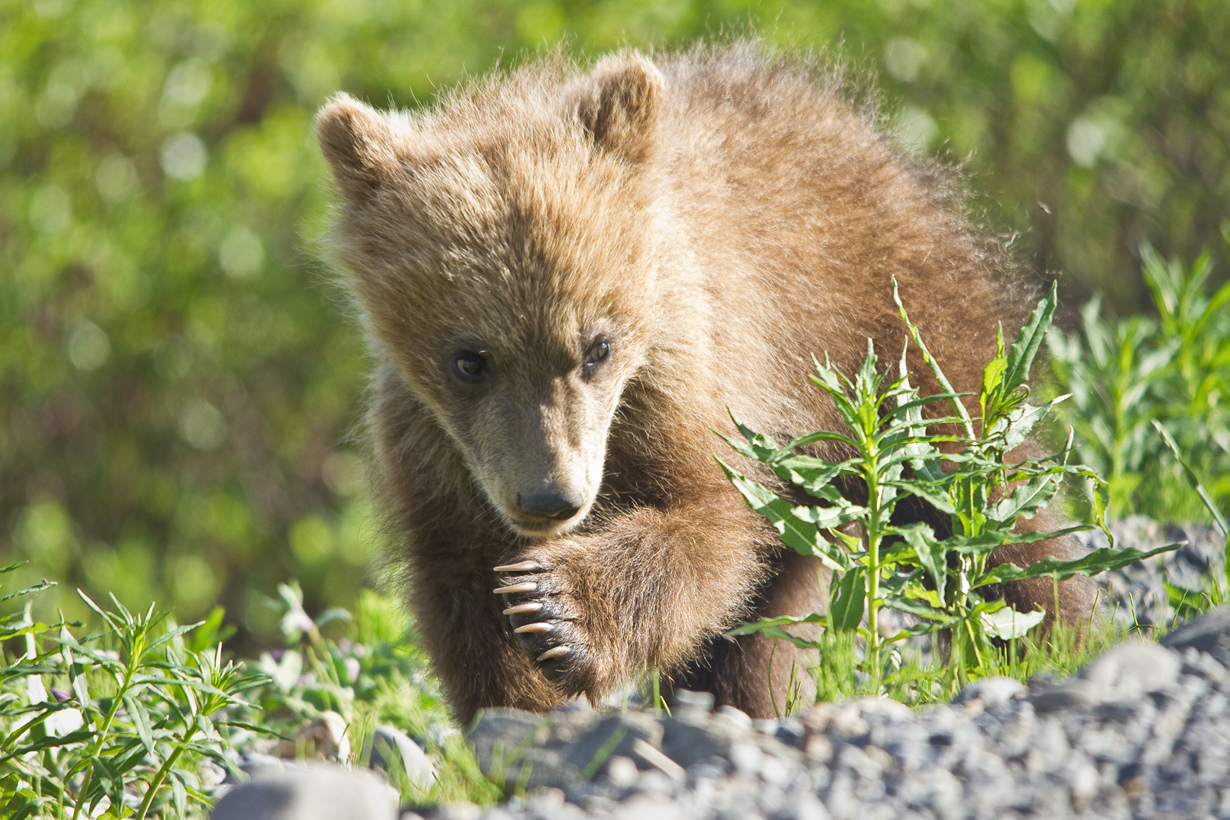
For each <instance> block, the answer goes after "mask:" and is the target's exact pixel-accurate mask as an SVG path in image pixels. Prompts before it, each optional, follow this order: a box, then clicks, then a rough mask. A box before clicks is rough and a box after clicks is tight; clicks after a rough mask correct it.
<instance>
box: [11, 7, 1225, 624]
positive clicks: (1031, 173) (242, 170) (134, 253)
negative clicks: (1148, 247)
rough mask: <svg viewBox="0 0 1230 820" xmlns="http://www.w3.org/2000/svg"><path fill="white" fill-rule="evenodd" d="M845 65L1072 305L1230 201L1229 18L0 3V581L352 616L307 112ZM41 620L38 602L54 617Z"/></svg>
mask: <svg viewBox="0 0 1230 820" xmlns="http://www.w3.org/2000/svg"><path fill="white" fill-rule="evenodd" d="M723 32H725V33H731V32H733V33H735V34H747V33H760V34H762V35H763V36H764V37H765V38H766V39H767V40H769V41H770V42H773V43H776V44H783V45H791V46H795V47H800V48H803V49H810V48H820V49H828V50H830V51H832V50H839V51H840V54H841V55H842V57H843V59H846V60H849V61H851V62H852V63H853V64H855V65H856V66H859V67H861V68H867V69H869V70H870V71H871V72H873V73H874V74H876V75H878V76H879V78H880V79H879V89H880V92H881V94H882V96H883V97H884V99H885V100H886V102H887V103H888V106H887V108H886V110H887V111H888V112H890V116H891V117H892V122H893V124H894V126H895V127H896V128H897V129H898V131H899V132H900V133H901V134H902V136H903V138H904V139H906V140H907V141H908V142H909V143H910V144H911V145H913V146H915V147H916V148H918V149H919V150H923V151H928V152H936V151H938V152H941V153H946V154H947V155H949V156H950V157H952V158H954V159H956V160H960V161H963V162H965V163H966V165H967V168H968V169H969V172H970V176H971V179H972V187H973V188H974V189H975V190H977V191H979V192H980V194H979V196H978V197H977V198H976V200H975V204H976V210H977V211H978V212H985V214H986V218H987V220H988V221H989V223H990V224H991V225H993V226H994V227H995V229H996V230H998V231H1000V232H1003V233H1014V234H1019V237H1018V239H1017V245H1018V247H1019V252H1020V256H1021V257H1022V258H1023V259H1025V260H1027V261H1028V262H1029V263H1030V264H1031V265H1032V266H1033V267H1035V268H1036V269H1038V270H1039V271H1054V272H1061V273H1062V279H1061V282H1062V284H1063V285H1064V288H1065V290H1066V291H1067V293H1068V296H1069V304H1070V305H1079V303H1080V302H1081V301H1083V300H1084V299H1085V298H1086V297H1088V296H1089V295H1090V294H1091V293H1093V292H1095V291H1102V292H1104V294H1105V304H1106V306H1107V308H1109V309H1110V310H1113V311H1117V312H1119V313H1130V312H1133V311H1135V310H1137V309H1140V308H1142V307H1146V306H1147V305H1148V304H1149V303H1148V295H1147V291H1146V287H1145V282H1144V280H1143V278H1142V276H1141V274H1140V262H1139V259H1138V258H1137V254H1138V253H1139V248H1140V246H1141V243H1142V242H1144V241H1148V242H1151V243H1152V245H1153V246H1154V247H1156V248H1157V249H1158V251H1159V252H1160V253H1162V254H1163V255H1165V256H1171V255H1175V256H1179V257H1182V258H1185V259H1189V260H1190V259H1194V258H1196V256H1197V255H1198V254H1199V253H1200V251H1201V250H1202V249H1207V250H1208V252H1209V262H1210V264H1211V265H1212V269H1213V271H1214V274H1213V278H1214V279H1221V278H1224V275H1225V274H1224V272H1225V270H1226V268H1227V265H1226V263H1227V258H1226V256H1227V243H1226V242H1225V241H1223V240H1222V239H1221V238H1220V237H1219V234H1220V233H1222V232H1223V231H1225V230H1226V227H1225V225H1226V223H1225V220H1226V219H1227V217H1228V215H1230V209H1227V201H1228V200H1230V3H1226V2H1224V0H1208V1H1207V2H1202V1H1201V0H1117V2H1110V1H1109V0H1089V2H1077V1H1076V0H977V1H976V2H975V0H967V1H965V2H938V0H933V1H932V2H927V1H926V0H880V2H877V3H870V2H861V1H860V0H828V1H827V2H818V1H816V2H808V3H782V2H778V3H773V2H764V3H748V2H739V0H701V1H699V2H689V0H609V2H588V3H585V2H576V1H575V0H534V1H533V2H496V1H493V0H451V2H448V3H443V2H439V3H435V2H426V1H425V0H295V2H286V0H262V2H247V1H246V0H183V2H136V1H135V0H76V1H75V2H74V0H0V561H2V562H3V563H8V562H9V561H11V560H29V561H30V563H29V565H28V566H27V567H26V568H25V569H24V570H23V573H24V578H21V579H17V581H16V585H17V586H18V587H20V586H21V585H22V584H23V583H24V581H27V580H33V579H37V578H40V577H47V578H49V579H51V580H54V581H58V582H60V584H61V586H60V587H59V588H58V589H59V596H58V597H56V596H54V595H51V594H44V595H43V596H41V601H42V605H43V606H45V607H47V608H49V609H53V608H54V607H57V606H59V607H63V608H64V610H65V612H66V614H68V615H70V616H80V615H82V614H83V607H82V606H81V604H80V602H79V601H78V600H77V598H76V596H75V595H73V594H72V592H71V590H72V589H73V588H74V587H75V586H82V587H84V588H85V589H86V591H87V592H89V594H90V595H92V596H94V597H95V598H96V599H102V598H105V595H106V593H107V592H114V593H115V594H116V595H117V596H118V597H119V598H120V599H121V600H122V601H124V602H125V603H126V604H128V605H129V606H130V607H133V608H143V606H144V604H145V602H147V601H150V600H157V601H158V602H159V604H160V606H162V607H173V608H174V609H175V612H176V616H177V618H178V619H179V620H180V621H181V622H185V621H188V620H192V619H195V618H197V617H199V616H201V615H202V614H204V613H205V612H208V611H209V610H210V608H211V607H213V606H214V605H215V604H217V603H221V604H222V605H223V606H225V607H226V608H227V611H228V617H229V619H231V620H232V621H234V622H236V623H237V624H238V625H239V626H240V628H241V637H242V638H243V639H245V640H248V641H251V640H257V641H262V640H265V639H266V638H268V637H269V636H271V635H273V634H275V633H276V628H277V617H278V615H277V612H276V611H275V610H274V609H273V608H270V607H267V606H265V605H264V602H265V600H266V599H267V598H270V597H273V596H275V594H276V593H275V590H276V585H277V583H278V582H280V581H285V580H287V579H289V578H292V577H297V578H299V579H300V580H301V582H302V584H303V589H304V592H305V594H306V596H307V600H308V604H309V609H310V610H313V611H318V610H319V609H321V608H324V607H325V606H329V605H335V604H341V605H346V606H349V605H352V602H353V600H354V598H355V596H356V592H357V590H358V589H359V588H360V587H361V586H362V585H363V584H366V583H370V582H372V580H373V577H372V571H371V570H370V569H369V566H370V565H371V559H372V558H373V553H374V545H375V544H376V543H377V541H378V538H377V533H376V529H375V525H374V524H373V523H372V521H371V519H370V516H369V513H368V511H367V508H366V506H365V503H364V500H363V499H364V493H363V486H362V471H361V467H360V463H359V458H358V448H357V447H356V446H354V445H353V444H352V443H350V441H349V436H350V434H351V431H352V430H353V429H354V428H355V426H356V423H357V422H358V420H359V417H360V409H359V407H360V400H359V397H360V395H361V393H362V391H363V388H364V377H363V371H364V367H365V362H364V354H363V351H362V343H361V338H360V332H359V331H358V329H357V327H356V324H355V322H354V321H352V319H351V317H350V316H349V315H348V308H347V306H346V303H345V300H344V299H343V298H342V296H341V294H340V293H339V291H338V290H337V289H336V288H335V286H334V285H332V284H331V283H330V282H329V279H328V275H327V274H326V272H325V271H324V270H323V267H322V265H321V264H320V262H319V261H318V253H317V249H316V247H315V242H316V239H317V238H318V237H319V236H320V234H321V232H322V230H323V227H324V224H325V221H326V218H327V216H326V213H327V199H328V196H327V186H326V176H325V174H326V172H325V168H324V166H323V164H322V162H321V160H320V158H319V156H318V152H317V149H316V147H315V144H314V140H313V137H312V133H311V122H312V116H313V114H314V112H315V111H316V109H317V108H318V107H319V106H320V104H321V103H322V102H323V101H324V100H325V99H326V98H327V97H328V96H329V95H330V94H332V93H333V92H335V91H338V90H345V91H348V92H350V93H352V94H355V95H357V96H360V97H362V98H365V99H367V100H369V101H371V102H373V103H375V104H379V105H387V104H392V105H399V106H413V105H418V104H424V103H429V102H430V100H431V99H432V97H433V95H434V94H435V93H436V90H437V89H438V88H442V87H444V86H448V85H451V84H453V83H455V82H457V81H458V80H460V79H462V78H463V77H465V76H466V75H472V74H476V73H481V72H484V71H487V70H488V69H490V68H491V67H492V66H494V65H495V64H496V63H497V62H501V63H503V64H504V65H508V64H514V63H516V62H518V61H521V60H523V59H526V57H527V56H529V55H532V54H533V53H534V51H535V50H536V49H539V48H542V47H544V45H547V44H554V43H556V42H557V41H560V40H561V39H563V40H564V41H565V42H566V43H567V44H568V48H570V49H571V50H573V51H575V52H576V53H578V54H581V55H591V54H595V53H598V52H602V51H607V50H610V49H614V48H618V47H620V46H623V45H634V46H647V45H671V44H676V43H681V42H686V41H688V40H691V39H694V38H697V37H704V36H712V35H716V34H720V33H723ZM46 616H47V617H51V613H50V612H49V613H46Z"/></svg>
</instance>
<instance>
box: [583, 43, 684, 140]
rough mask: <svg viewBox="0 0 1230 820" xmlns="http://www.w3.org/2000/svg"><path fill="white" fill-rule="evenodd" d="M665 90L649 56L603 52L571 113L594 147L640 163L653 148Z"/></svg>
mask: <svg viewBox="0 0 1230 820" xmlns="http://www.w3.org/2000/svg"><path fill="white" fill-rule="evenodd" d="M665 93H666V82H665V80H663V78H662V73H661V72H660V71H658V69H657V67H656V66H654V64H653V63H651V62H649V60H646V59H645V58H644V57H642V56H641V55H639V54H634V55H633V56H631V57H609V58H607V59H605V60H603V61H602V62H600V63H598V65H597V67H596V68H595V69H594V73H593V74H592V75H591V76H590V77H589V78H588V79H587V80H586V82H585V85H584V87H583V88H582V89H581V91H580V94H579V97H580V99H578V100H577V104H576V113H577V118H578V119H579V120H580V121H581V125H582V126H583V127H584V128H585V130H586V131H588V132H589V133H590V135H591V136H592V137H593V139H594V143H595V144H596V145H598V146H599V147H600V148H605V149H606V150H608V151H613V152H615V153H617V154H620V155H622V156H624V157H625V158H627V159H629V160H631V161H632V162H644V161H645V160H646V159H648V158H649V156H650V154H651V153H652V152H653V146H654V142H655V136H656V133H657V129H658V115H659V113H660V111H661V108H662V99H663V97H664V95H665Z"/></svg>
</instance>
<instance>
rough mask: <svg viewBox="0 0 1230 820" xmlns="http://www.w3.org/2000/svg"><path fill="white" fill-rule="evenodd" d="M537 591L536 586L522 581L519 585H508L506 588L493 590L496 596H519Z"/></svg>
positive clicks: (531, 582)
mask: <svg viewBox="0 0 1230 820" xmlns="http://www.w3.org/2000/svg"><path fill="white" fill-rule="evenodd" d="M536 589H538V584H536V583H534V582H533V581H522V582H521V583H519V584H509V585H508V586H506V587H500V588H499V589H497V590H494V592H495V594H496V595H519V594H524V593H526V592H533V591H534V590H536Z"/></svg>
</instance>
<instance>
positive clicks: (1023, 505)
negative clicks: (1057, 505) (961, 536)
mask: <svg viewBox="0 0 1230 820" xmlns="http://www.w3.org/2000/svg"><path fill="white" fill-rule="evenodd" d="M1058 491H1059V478H1058V476H1055V475H1041V476H1036V477H1034V478H1031V479H1030V480H1029V481H1027V482H1026V483H1025V484H1023V485H1021V486H1019V487H1015V488H1014V489H1013V490H1012V492H1011V493H1009V495H1008V497H1007V498H1004V499H1001V500H1000V501H999V502H998V503H997V504H996V505H995V506H994V507H992V508H991V512H990V516H989V517H990V518H991V519H993V520H995V521H998V522H1000V523H1001V524H1002V525H1003V526H1006V527H1011V526H1012V525H1013V524H1014V523H1016V520H1017V518H1020V517H1022V516H1023V517H1025V518H1032V517H1033V515H1034V514H1035V513H1037V512H1038V510H1040V509H1042V508H1043V507H1045V506H1046V505H1047V504H1049V503H1050V502H1051V499H1052V498H1054V497H1055V493H1057V492H1058Z"/></svg>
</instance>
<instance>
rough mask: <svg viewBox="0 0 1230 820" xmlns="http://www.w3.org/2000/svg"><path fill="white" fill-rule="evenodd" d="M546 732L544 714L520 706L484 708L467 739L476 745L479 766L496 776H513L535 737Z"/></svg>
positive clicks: (500, 777)
mask: <svg viewBox="0 0 1230 820" xmlns="http://www.w3.org/2000/svg"><path fill="white" fill-rule="evenodd" d="M545 736H546V726H545V725H544V721H543V717H542V716H541V715H535V714H532V713H530V712H523V711H521V710H519V709H486V710H484V711H483V712H481V713H480V714H479V716H478V719H477V720H476V721H475V722H474V725H473V726H472V727H471V728H470V731H469V732H468V733H467V734H466V741H467V742H468V743H469V744H470V745H471V746H472V747H473V749H474V756H475V757H476V758H477V759H478V766H479V768H480V769H482V771H483V772H484V773H485V774H486V775H487V776H488V777H495V778H496V779H497V780H498V779H502V778H504V777H505V776H511V770H512V768H513V767H514V766H515V765H516V764H517V763H519V762H520V761H521V760H522V759H523V758H524V757H525V755H526V753H527V751H528V750H529V749H530V748H531V747H532V746H533V744H534V742H535V741H536V740H541V739H543V738H545Z"/></svg>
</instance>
